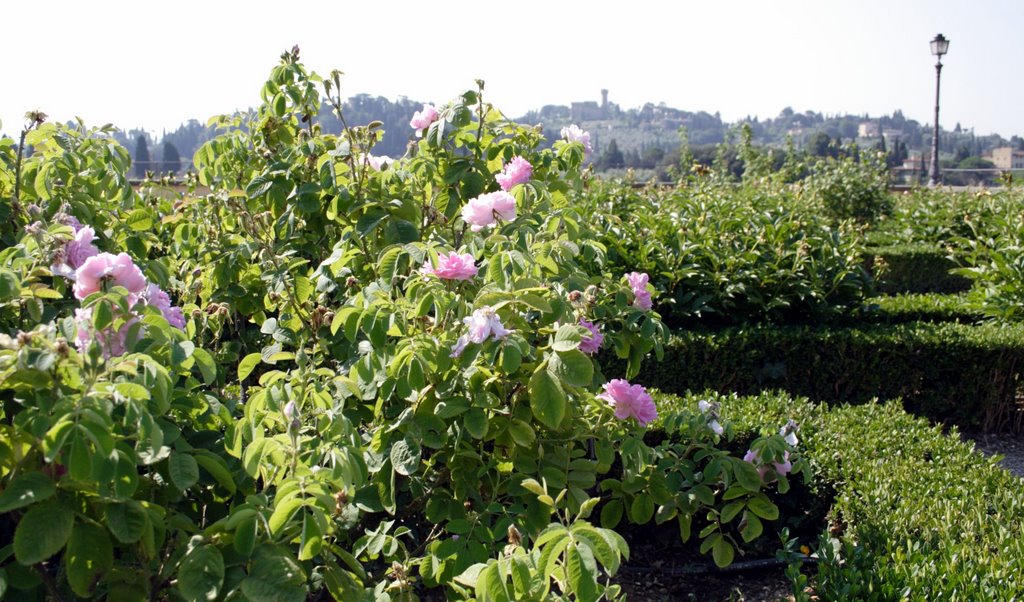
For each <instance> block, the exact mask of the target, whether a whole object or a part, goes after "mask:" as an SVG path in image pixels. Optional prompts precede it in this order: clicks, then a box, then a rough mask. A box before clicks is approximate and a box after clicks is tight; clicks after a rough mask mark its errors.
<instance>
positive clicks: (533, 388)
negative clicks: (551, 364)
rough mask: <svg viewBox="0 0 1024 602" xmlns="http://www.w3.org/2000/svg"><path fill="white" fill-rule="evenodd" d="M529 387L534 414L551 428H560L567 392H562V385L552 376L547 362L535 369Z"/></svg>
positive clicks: (531, 407) (563, 416)
mask: <svg viewBox="0 0 1024 602" xmlns="http://www.w3.org/2000/svg"><path fill="white" fill-rule="evenodd" d="M528 388H529V392H530V409H531V410H533V415H534V416H535V417H536V418H537V420H539V421H540V422H541V423H543V424H545V425H546V426H548V427H549V428H553V429H555V428H558V425H559V424H561V423H562V419H563V418H565V412H566V400H565V393H563V392H562V385H560V384H558V381H557V380H555V378H554V377H552V376H551V373H550V372H549V371H548V369H547V365H546V364H543V363H542V364H541V365H540V366H538V367H537V369H536V370H534V371H533V376H531V377H530V384H529V387H528Z"/></svg>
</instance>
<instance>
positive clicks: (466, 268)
mask: <svg viewBox="0 0 1024 602" xmlns="http://www.w3.org/2000/svg"><path fill="white" fill-rule="evenodd" d="M477 271H478V269H477V267H476V263H475V262H474V260H473V256H472V255H470V254H469V253H463V254H461V255H460V254H459V253H456V252H455V251H452V252H451V253H448V254H445V253H439V254H438V256H437V267H436V268H435V267H430V266H429V265H424V266H423V267H422V268H420V273H421V274H423V275H424V276H436V277H438V278H440V279H442V280H471V279H472V278H473V276H476V274H477Z"/></svg>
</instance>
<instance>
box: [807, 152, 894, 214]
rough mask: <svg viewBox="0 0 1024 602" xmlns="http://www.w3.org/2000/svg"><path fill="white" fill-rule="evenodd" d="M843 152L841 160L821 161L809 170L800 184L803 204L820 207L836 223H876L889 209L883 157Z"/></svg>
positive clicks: (886, 177) (887, 184) (831, 158)
mask: <svg viewBox="0 0 1024 602" xmlns="http://www.w3.org/2000/svg"><path fill="white" fill-rule="evenodd" d="M844 150H846V151H847V152H844V154H842V155H841V156H840V157H838V158H833V157H826V158H824V159H820V160H819V161H817V162H816V163H815V164H814V165H813V166H812V167H811V173H810V175H809V176H808V177H807V178H806V179H805V180H804V181H803V184H802V190H803V194H804V196H805V197H806V202H809V203H811V204H813V205H815V206H817V207H819V208H820V210H821V211H822V212H823V214H824V215H826V216H828V217H829V218H831V219H832V220H833V221H835V222H836V223H838V222H841V221H844V220H853V221H855V222H858V223H862V224H867V223H872V222H875V221H877V220H878V219H880V218H881V217H882V216H883V215H885V214H887V213H888V212H889V211H890V210H891V208H892V199H891V197H890V195H889V173H888V170H887V168H886V165H885V161H884V157H883V156H881V155H879V154H874V153H871V152H862V153H857V152H856V151H855V150H854V151H853V152H850V149H844ZM854 155H856V156H854Z"/></svg>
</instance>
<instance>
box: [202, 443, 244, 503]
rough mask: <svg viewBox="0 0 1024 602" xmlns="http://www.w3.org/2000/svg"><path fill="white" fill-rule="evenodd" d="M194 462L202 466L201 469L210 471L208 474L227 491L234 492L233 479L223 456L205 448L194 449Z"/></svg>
mask: <svg viewBox="0 0 1024 602" xmlns="http://www.w3.org/2000/svg"><path fill="white" fill-rule="evenodd" d="M194 453H195V459H196V462H197V463H198V464H199V465H200V466H202V467H203V470H205V471H206V472H208V473H210V475H211V476H212V477H213V478H214V479H216V480H217V483H218V484H219V485H220V486H221V487H223V488H224V489H226V490H227V491H228V493H234V492H235V480H234V478H233V477H232V476H231V470H230V469H229V468H228V463H227V462H225V461H224V459H223V458H221V457H220V456H218V455H216V454H214V453H213V452H209V451H206V450H202V449H200V450H196V451H195V452H194Z"/></svg>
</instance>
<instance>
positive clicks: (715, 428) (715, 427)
mask: <svg viewBox="0 0 1024 602" xmlns="http://www.w3.org/2000/svg"><path fill="white" fill-rule="evenodd" d="M708 428H709V429H711V430H712V432H714V433H715V434H716V435H718V436H719V437H721V436H722V433H724V432H725V428H723V427H722V425H721V424H719V422H718V420H716V419H714V418H712V419H711V420H708Z"/></svg>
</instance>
